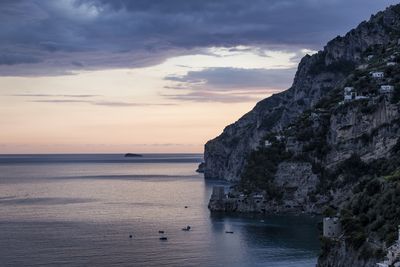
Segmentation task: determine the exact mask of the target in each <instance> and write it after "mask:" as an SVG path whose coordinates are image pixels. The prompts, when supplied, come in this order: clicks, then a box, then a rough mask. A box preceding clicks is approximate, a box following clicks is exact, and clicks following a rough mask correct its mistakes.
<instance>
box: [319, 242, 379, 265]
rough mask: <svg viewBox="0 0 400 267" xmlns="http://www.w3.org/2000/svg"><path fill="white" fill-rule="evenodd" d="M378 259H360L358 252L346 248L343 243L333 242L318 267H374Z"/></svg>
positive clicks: (320, 259)
mask: <svg viewBox="0 0 400 267" xmlns="http://www.w3.org/2000/svg"><path fill="white" fill-rule="evenodd" d="M377 262H379V259H377V258H375V257H372V258H363V257H360V254H359V252H358V251H355V250H354V249H352V248H351V247H348V246H346V243H345V242H334V243H333V244H331V245H330V249H329V251H327V253H326V255H323V256H321V257H320V258H319V260H318V265H317V266H318V267H349V266H357V267H376V266H377V265H376V263H377Z"/></svg>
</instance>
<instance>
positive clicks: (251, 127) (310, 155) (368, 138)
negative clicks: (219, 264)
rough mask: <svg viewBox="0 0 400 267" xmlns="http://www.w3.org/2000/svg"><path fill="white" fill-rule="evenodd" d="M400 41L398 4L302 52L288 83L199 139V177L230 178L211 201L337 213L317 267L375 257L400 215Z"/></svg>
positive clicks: (216, 206)
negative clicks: (334, 231) (223, 193)
mask: <svg viewBox="0 0 400 267" xmlns="http://www.w3.org/2000/svg"><path fill="white" fill-rule="evenodd" d="M399 44H400V5H396V6H391V7H389V8H388V9H386V10H385V11H383V12H379V13H378V14H376V15H374V16H372V17H371V19H370V20H369V21H368V22H363V23H361V24H360V25H359V26H358V27H357V28H356V29H354V30H351V31H350V32H349V33H347V34H346V35H345V36H344V37H337V38H335V39H334V40H332V41H331V42H329V43H328V44H327V45H326V46H325V47H324V49H323V50H322V51H320V52H318V53H317V54H315V55H313V56H306V57H304V58H303V59H302V60H301V62H300V64H299V67H298V71H297V73H296V76H295V79H294V82H293V85H292V87H291V88H290V89H288V90H287V91H284V92H282V93H280V94H276V95H273V96H272V97H270V98H267V99H265V100H263V101H261V102H259V103H258V104H257V105H256V106H255V108H254V109H253V110H252V111H250V112H249V113H247V114H246V115H244V116H243V117H242V118H240V119H239V120H238V121H237V122H236V123H234V124H232V125H229V126H228V127H226V128H225V130H224V131H223V133H222V134H221V135H220V136H218V137H217V138H215V139H214V140H211V141H209V142H208V143H207V144H206V146H205V163H204V171H205V177H206V178H214V179H226V180H230V181H234V182H235V187H234V188H233V189H232V190H231V192H229V197H228V198H226V199H222V200H218V201H215V200H211V201H210V204H209V208H210V209H211V210H215V211H225V212H226V211H229V212H262V213H276V212H279V213H281V212H284V213H287V212H292V213H317V214H324V213H325V214H340V218H341V223H342V225H343V233H342V236H341V237H340V238H339V239H338V240H335V241H334V242H333V241H332V240H330V241H326V240H325V241H323V243H324V245H323V248H322V252H321V255H320V258H319V261H318V266H321V267H322V266H331V267H339V266H365V267H369V266H375V264H376V262H377V261H378V260H380V259H382V258H383V256H384V255H385V253H384V252H385V250H386V249H387V248H388V246H389V245H390V244H391V243H392V242H393V241H394V238H393V237H394V236H395V235H396V233H397V225H399V224H400V208H399V206H400V167H399V166H400V138H399V137H400V46H399ZM375 74H376V75H375Z"/></svg>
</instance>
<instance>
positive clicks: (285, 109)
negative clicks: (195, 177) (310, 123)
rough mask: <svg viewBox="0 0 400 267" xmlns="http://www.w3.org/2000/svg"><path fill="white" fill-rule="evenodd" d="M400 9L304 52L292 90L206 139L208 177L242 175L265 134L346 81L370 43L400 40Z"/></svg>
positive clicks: (377, 17) (376, 17)
mask: <svg viewBox="0 0 400 267" xmlns="http://www.w3.org/2000/svg"><path fill="white" fill-rule="evenodd" d="M398 9H399V7H398V6H393V7H391V8H388V9H387V10H386V11H384V12H380V13H378V14H377V15H375V16H373V17H371V20H370V21H369V22H363V23H361V24H360V25H359V26H358V27H357V28H356V29H354V30H351V31H350V32H349V33H347V34H346V35H345V36H344V37H337V38H335V39H334V40H332V41H331V42H329V43H328V44H327V46H326V47H325V48H324V50H323V51H320V52H319V53H317V54H315V55H313V56H309V55H307V56H305V57H304V58H303V59H302V60H301V62H300V64H299V67H298V70H297V73H296V76H295V78H294V82H293V85H292V87H291V88H290V89H288V90H287V91H284V92H282V93H279V94H276V95H273V96H271V97H269V98H267V99H264V100H262V101H260V102H259V103H257V105H256V106H255V107H254V109H253V110H252V111H250V112H249V113H247V114H246V115H244V116H243V117H242V118H240V119H239V120H238V121H237V122H235V123H234V124H232V125H229V126H227V127H226V128H225V129H224V131H223V133H222V134H221V135H220V136H218V137H216V138H215V139H213V140H211V141H209V142H207V144H206V145H205V152H204V159H205V165H204V172H205V178H208V179H226V180H238V179H239V178H240V175H241V172H242V170H243V166H244V165H245V163H246V157H247V155H248V154H249V153H250V152H251V151H252V150H254V149H255V148H256V147H257V146H258V145H259V144H260V141H262V139H263V138H264V136H265V135H266V133H268V132H272V131H274V132H279V131H281V130H282V129H284V128H285V127H286V126H287V125H288V124H289V123H291V122H292V121H293V120H294V119H295V118H296V117H298V116H299V115H300V114H301V113H302V112H304V111H305V110H307V109H310V108H312V107H313V106H315V104H316V103H317V102H318V101H319V100H320V99H321V98H322V97H323V96H325V95H327V94H328V93H329V92H330V91H331V90H333V88H335V87H337V86H338V85H340V84H341V83H343V81H344V79H345V78H346V76H347V74H348V72H349V71H351V70H352V68H353V67H354V66H355V65H360V64H361V62H362V60H363V58H362V56H363V53H365V51H366V50H367V49H368V48H370V47H371V46H374V45H389V44H392V43H397V41H398V40H397V38H394V37H393V35H392V33H393V32H396V33H397V32H399V31H400V16H399V13H398V12H399V10H398ZM333 157H335V156H333Z"/></svg>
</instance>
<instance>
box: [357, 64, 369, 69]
mask: <svg viewBox="0 0 400 267" xmlns="http://www.w3.org/2000/svg"><path fill="white" fill-rule="evenodd" d="M367 68H368V64H362V65H360V66H358V67H357V69H358V70H366V69H367Z"/></svg>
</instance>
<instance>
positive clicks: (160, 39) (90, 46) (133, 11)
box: [0, 0, 397, 75]
mask: <svg viewBox="0 0 400 267" xmlns="http://www.w3.org/2000/svg"><path fill="white" fill-rule="evenodd" d="M395 3H397V1H394V0H381V1H376V0H326V1H317V0H252V1H243V0H219V1H215V0H191V1H188V0H168V1H165V0H151V1H150V0H65V1H54V0H16V1H9V0H7V1H1V2H0V49H1V50H0V51H1V54H0V75H58V74H68V73H71V71H74V70H79V69H85V70H91V69H104V68H116V67H140V66H149V65H153V64H157V63H160V62H162V61H163V60H165V59H166V58H168V57H171V56H175V55H182V54H192V53H202V52H204V48H207V47H211V46H224V47H234V46H237V45H251V46H268V47H271V48H275V49H289V50H291V51H297V50H298V49H300V48H313V49H316V48H320V47H321V45H322V44H324V43H325V42H326V41H328V40H329V39H331V38H332V37H334V36H336V35H337V34H343V33H345V32H347V31H348V30H349V29H350V28H351V27H354V26H356V25H357V24H358V23H359V22H360V21H362V20H364V19H367V18H368V17H369V15H370V14H371V13H375V12H376V11H377V10H380V9H383V8H384V7H386V6H388V5H389V4H395Z"/></svg>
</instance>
